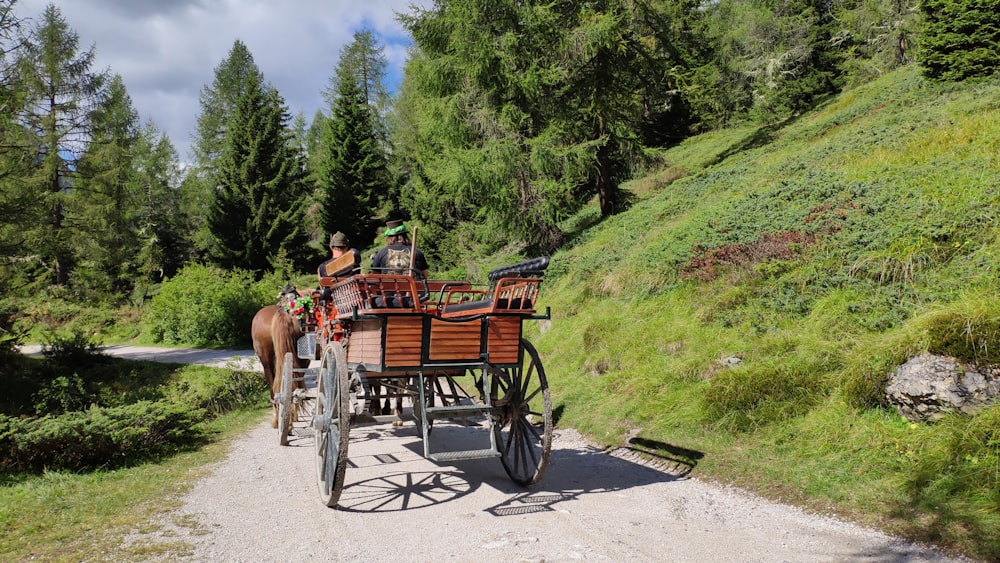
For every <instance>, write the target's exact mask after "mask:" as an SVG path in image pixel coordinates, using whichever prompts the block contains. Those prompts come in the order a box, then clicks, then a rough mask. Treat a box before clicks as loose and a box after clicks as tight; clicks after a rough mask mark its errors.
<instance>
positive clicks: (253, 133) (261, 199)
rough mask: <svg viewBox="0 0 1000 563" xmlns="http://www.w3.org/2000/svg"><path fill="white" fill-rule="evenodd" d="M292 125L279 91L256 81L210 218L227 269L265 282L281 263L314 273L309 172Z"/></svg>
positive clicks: (219, 260)
mask: <svg viewBox="0 0 1000 563" xmlns="http://www.w3.org/2000/svg"><path fill="white" fill-rule="evenodd" d="M289 120H290V117H289V115H288V112H287V110H286V109H285V107H284V102H283V100H282V99H281V97H280V96H279V95H278V93H277V91H276V90H274V89H273V88H270V87H266V86H265V85H263V84H262V83H261V82H260V80H259V78H258V77H257V76H256V75H254V74H251V75H249V76H248V77H247V79H246V83H245V84H244V90H243V93H242V94H241V95H240V97H239V99H238V100H237V103H236V110H235V112H234V113H233V114H232V116H231V118H230V119H229V122H228V123H227V125H226V137H225V143H224V145H223V147H222V153H221V156H220V158H219V164H218V174H217V179H218V189H217V191H216V194H215V199H214V201H213V202H212V205H211V208H210V210H209V214H208V227H209V230H210V232H211V234H212V241H213V244H212V247H211V254H210V256H211V257H212V259H213V261H214V262H215V263H216V264H217V265H219V266H221V267H223V268H243V269H246V270H250V271H253V272H255V273H257V274H258V275H259V274H262V273H264V272H265V271H267V270H268V269H270V268H271V267H273V266H274V261H275V259H276V258H277V257H278V256H280V255H284V256H287V257H288V258H289V259H291V260H292V262H293V264H294V265H295V266H296V267H297V268H299V269H300V270H302V269H306V268H307V264H306V263H305V260H306V258H307V257H308V256H309V255H310V253H309V251H308V247H307V244H308V235H307V231H306V224H305V208H306V202H305V195H306V194H305V184H304V168H303V164H302V155H301V154H300V153H299V152H298V151H297V150H295V149H294V147H293V143H292V142H291V140H290V132H289V129H288V122H289Z"/></svg>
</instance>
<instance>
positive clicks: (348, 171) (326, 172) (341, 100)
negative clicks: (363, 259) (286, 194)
mask: <svg viewBox="0 0 1000 563" xmlns="http://www.w3.org/2000/svg"><path fill="white" fill-rule="evenodd" d="M338 88H339V91H338V95H337V98H336V100H335V102H334V106H333V108H332V115H331V118H330V119H329V120H326V121H325V122H324V123H325V127H324V129H323V136H322V139H321V143H320V150H321V151H322V152H321V153H320V154H321V155H322V158H321V159H320V162H319V163H318V164H317V168H316V171H315V178H316V182H317V184H318V185H319V188H320V190H321V193H322V202H323V204H322V208H321V210H320V224H321V225H322V227H323V231H324V232H325V233H334V232H337V231H342V232H344V233H345V234H346V235H347V237H348V239H349V240H350V241H351V242H352V244H353V245H354V246H356V247H358V248H365V247H367V246H368V245H370V244H372V242H374V240H375V233H374V227H375V226H376V225H377V223H376V222H375V221H373V219H372V218H373V215H374V212H375V211H376V210H377V209H378V204H379V202H380V197H379V196H380V195H383V194H384V193H385V191H386V184H387V182H388V176H387V173H386V165H385V155H384V153H383V151H382V146H381V143H380V142H379V138H378V137H377V136H376V134H375V126H374V121H373V119H372V116H373V113H372V110H371V108H370V106H369V105H368V103H367V102H366V101H365V96H364V92H363V91H362V90H361V89H360V88H359V87H358V85H357V83H356V82H355V81H354V80H341V81H340V82H339V87H338ZM324 243H325V241H324Z"/></svg>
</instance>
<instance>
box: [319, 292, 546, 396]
mask: <svg viewBox="0 0 1000 563" xmlns="http://www.w3.org/2000/svg"><path fill="white" fill-rule="evenodd" d="M540 283H541V279H539V278H513V277H512V278H503V279H501V280H498V281H497V283H496V284H495V286H494V287H492V288H490V289H474V288H473V287H472V285H471V284H469V283H467V282H459V281H427V282H426V283H424V282H421V281H417V280H414V279H413V278H412V277H410V276H398V275H383V274H365V275H356V276H352V277H350V278H348V279H346V280H343V281H340V282H337V283H336V284H334V285H333V286H332V304H333V307H334V308H335V310H336V313H335V318H336V319H337V320H338V322H340V323H341V324H342V325H343V326H345V327H346V333H347V335H348V336H347V338H348V346H347V362H348V364H349V365H350V366H351V368H352V369H356V368H357V367H358V366H363V367H364V369H365V370H366V374H367V375H368V376H370V377H379V376H380V375H386V376H392V375H398V374H399V373H412V372H414V371H415V370H434V369H435V368H442V369H453V368H456V367H466V366H479V365H482V364H484V363H488V364H491V365H494V366H511V365H516V364H519V363H520V362H521V360H522V356H521V352H522V349H521V345H520V342H521V338H522V337H523V328H522V321H523V320H525V319H526V318H538V316H537V315H536V314H535V310H534V308H533V305H534V303H535V300H536V297H537V294H538V288H539V285H540Z"/></svg>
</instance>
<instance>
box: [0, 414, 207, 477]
mask: <svg viewBox="0 0 1000 563" xmlns="http://www.w3.org/2000/svg"><path fill="white" fill-rule="evenodd" d="M204 416H205V412H204V411H203V410H202V409H197V408H193V407H189V406H186V405H181V404H177V403H172V402H168V401H157V402H150V401H140V402H138V403H135V404H132V405H127V406H124V407H114V408H106V409H105V408H91V409H89V410H86V411H79V412H72V413H67V414H62V415H57V416H44V417H41V418H34V419H20V418H11V417H6V416H0V452H4V453H3V454H2V455H3V457H2V458H0V467H2V468H3V469H5V470H8V471H40V470H43V469H50V470H72V471H78V470H87V469H96V468H111V467H120V466H123V465H127V464H130V463H135V462H138V461H142V460H146V459H150V458H154V457H157V456H160V455H164V454H167V453H171V452H175V451H179V450H181V449H184V448H189V447H193V446H196V445H198V444H200V443H201V442H202V441H203V440H204V438H205V435H204V431H203V430H202V427H201V425H200V424H199V422H200V421H201V420H202V419H203V418H204Z"/></svg>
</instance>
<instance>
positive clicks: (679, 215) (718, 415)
mask: <svg viewBox="0 0 1000 563" xmlns="http://www.w3.org/2000/svg"><path fill="white" fill-rule="evenodd" d="M998 100H1000V81H997V80H993V81H989V82H985V83H980V84H976V85H941V84H934V83H930V82H927V81H925V80H924V79H923V78H921V77H920V75H919V72H918V71H917V69H916V68H904V69H901V70H900V71H897V72H895V73H892V74H890V75H887V76H885V77H883V78H881V79H879V80H877V81H875V82H872V83H870V84H866V85H864V86H861V87H859V88H857V89H855V90H852V91H849V92H845V93H844V94H842V95H840V96H839V97H837V98H835V99H833V100H831V101H829V102H828V103H826V104H825V105H823V106H821V107H819V108H817V109H816V110H814V111H812V112H810V113H807V114H804V115H801V116H799V117H797V118H795V119H793V120H790V121H788V122H786V123H783V124H779V125H776V126H769V127H762V128H757V129H751V128H742V129H738V130H730V131H724V132H721V131H720V132H713V133H710V134H706V135H703V136H700V137H696V138H693V139H690V140H688V141H686V142H685V143H683V144H682V145H680V146H678V147H676V148H674V149H672V150H670V151H667V152H666V153H664V154H663V155H662V157H663V162H665V163H666V167H664V168H663V169H662V170H658V171H654V172H652V173H650V174H649V175H647V176H646V177H644V178H642V179H638V180H636V181H635V182H633V183H632V184H631V186H630V187H631V189H632V191H633V192H634V194H635V195H636V197H637V201H636V203H635V204H634V205H633V207H632V208H631V209H630V210H629V211H628V212H626V213H623V214H621V215H618V216H615V217H611V218H609V219H607V220H605V221H603V222H599V223H596V224H595V223H594V222H593V221H585V220H582V219H573V220H570V221H567V224H566V228H567V229H569V230H570V231H571V240H572V241H573V243H572V246H571V247H568V248H566V249H565V250H564V251H561V252H559V253H557V254H556V255H555V256H554V257H553V258H552V265H551V266H550V268H549V272H548V273H547V275H546V278H547V279H546V285H545V288H544V290H543V291H544V295H543V302H542V303H541V304H542V305H543V306H549V307H551V309H552V314H553V321H552V323H551V328H550V329H549V330H547V331H546V332H545V333H544V334H539V335H533V336H532V339H533V340H535V342H536V345H537V347H538V349H539V351H540V353H541V354H542V357H543V359H544V361H545V365H546V371H547V373H548V375H549V379H550V382H551V385H552V389H553V396H554V400H555V403H556V406H557V407H560V408H561V411H560V412H561V415H560V421H559V424H560V425H565V426H572V427H576V428H578V429H580V430H582V431H583V432H585V433H586V434H587V435H588V436H590V438H591V439H593V440H595V441H597V442H599V443H600V444H601V445H605V446H614V445H621V444H622V443H623V442H624V440H626V439H627V437H628V436H629V435H630V433H634V432H636V431H638V432H639V436H640V437H643V438H646V439H649V440H655V441H660V442H664V443H667V444H670V445H673V446H677V447H680V448H685V449H689V450H694V451H699V452H703V453H704V457H702V458H701V459H700V460H698V461H697V466H696V468H695V472H694V474H695V475H697V476H700V477H703V478H710V479H715V480H719V481H722V482H731V483H736V484H739V485H740V486H743V487H746V488H749V489H751V490H754V491H756V492H759V493H762V494H765V495H768V496H771V497H773V498H779V499H782V500H789V501H793V502H796V503H798V504H801V505H803V506H806V507H809V508H812V509H815V510H818V511H822V512H831V513H836V514H841V515H845V516H848V517H850V518H853V519H856V520H858V521H861V522H864V523H866V524H871V525H875V526H878V527H880V528H883V529H885V530H887V531H889V532H893V533H897V534H902V535H904V536H906V537H910V538H913V539H917V540H924V541H931V542H934V543H937V544H938V545H941V546H944V547H946V548H950V549H954V550H956V551H959V552H962V553H966V554H969V555H972V556H975V557H979V558H983V559H998V558H1000V541H998V540H997V539H995V538H998V537H1000V493H998V491H1000V465H998V464H1000V437H998V436H1000V407H995V408H993V409H992V410H987V411H985V412H981V413H979V414H977V415H976V416H975V417H968V416H952V417H947V418H946V419H944V420H942V421H939V422H938V423H934V424H924V423H921V424H911V423H909V422H906V421H904V420H903V419H902V418H901V417H900V416H899V415H897V414H896V413H895V411H894V410H892V409H890V408H886V407H885V406H884V402H885V401H884V397H883V395H882V394H883V392H884V385H885V383H886V381H887V378H888V376H889V375H890V373H891V371H892V370H893V369H895V368H896V367H897V366H898V365H900V364H901V363H902V362H904V361H905V360H906V359H907V358H908V357H910V356H912V355H914V354H917V353H919V352H922V351H931V352H936V353H945V354H952V355H955V356H958V357H960V358H961V359H963V360H967V361H979V362H993V363H996V362H997V361H998V358H997V352H996V350H1000V341H998V336H1000V333H998V329H1000V297H998V295H1000V292H998V289H1000V279H998V277H997V275H996V274H997V267H998V264H1000V247H998V245H1000V243H998V240H1000V237H998V235H1000V229H998V227H997V222H996V218H997V209H998V205H997V204H998V203H1000V201H998V198H1000V191H998V190H996V186H998V185H1000V158H998V156H997V155H998V154H1000V151H998V149H1000V102H998ZM592 214H593V210H592V209H588V210H585V211H584V212H583V213H581V217H590V216H592ZM729 357H737V358H740V359H741V360H742V363H740V364H739V365H738V366H735V367H726V366H724V365H723V363H722V360H723V359H725V358H729Z"/></svg>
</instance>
